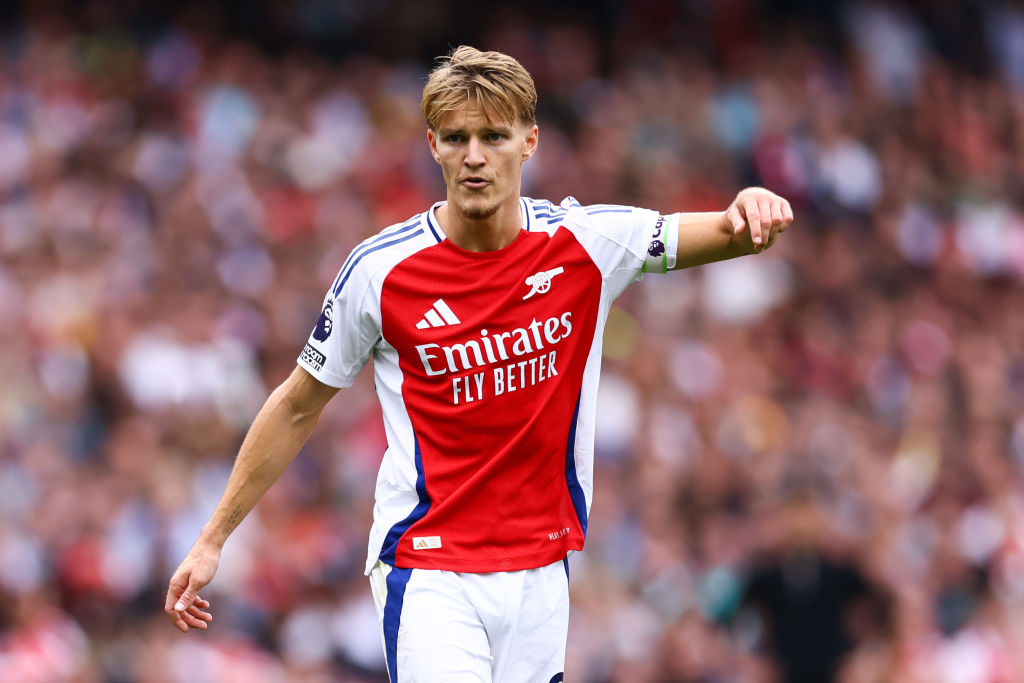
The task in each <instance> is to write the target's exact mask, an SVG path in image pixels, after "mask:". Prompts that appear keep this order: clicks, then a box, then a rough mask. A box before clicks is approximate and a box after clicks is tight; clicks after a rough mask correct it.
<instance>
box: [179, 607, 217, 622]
mask: <svg viewBox="0 0 1024 683" xmlns="http://www.w3.org/2000/svg"><path fill="white" fill-rule="evenodd" d="M185 613H186V614H189V615H191V616H193V617H195V618H196V619H202V620H203V621H213V615H212V614H210V613H209V612H204V611H203V610H201V609H199V608H198V607H196V606H195V605H192V606H191V607H189V608H188V610H187V611H186V612H185Z"/></svg>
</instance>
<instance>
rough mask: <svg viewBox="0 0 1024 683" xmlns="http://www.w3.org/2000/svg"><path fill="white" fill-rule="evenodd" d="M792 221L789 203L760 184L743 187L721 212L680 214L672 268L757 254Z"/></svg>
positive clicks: (791, 210) (772, 242) (770, 244)
mask: <svg viewBox="0 0 1024 683" xmlns="http://www.w3.org/2000/svg"><path fill="white" fill-rule="evenodd" d="M792 222H793V209H792V208H790V206H789V202H788V201H786V200H785V199H783V198H782V197H780V196H779V195H777V194H775V193H774V192H771V191H769V190H766V189H764V188H763V187H748V188H746V189H745V190H742V191H741V192H740V193H739V194H738V195H736V199H734V200H733V202H732V204H730V205H729V208H728V209H726V210H725V211H723V212H712V213H682V214H680V215H679V246H678V250H677V256H676V265H675V270H678V269H680V268H689V267H690V266H699V265H702V264H704V263H712V262H713V261H724V260H725V259H731V258H735V257H737V256H744V255H746V254H756V253H760V252H762V251H764V250H765V249H767V248H768V247H770V246H772V244H774V243H775V240H776V239H777V238H778V236H779V235H780V234H782V232H783V231H784V230H785V229H786V228H788V227H789V225H790V223H792Z"/></svg>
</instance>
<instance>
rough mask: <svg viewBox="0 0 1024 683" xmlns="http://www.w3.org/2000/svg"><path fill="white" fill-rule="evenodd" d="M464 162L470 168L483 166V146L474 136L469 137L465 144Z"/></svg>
mask: <svg viewBox="0 0 1024 683" xmlns="http://www.w3.org/2000/svg"><path fill="white" fill-rule="evenodd" d="M465 164H466V166H469V167H471V168H475V167H477V166H483V164H484V146H483V143H482V142H481V141H480V140H478V139H476V137H471V138H470V139H469V143H468V144H467V145H466V159H465Z"/></svg>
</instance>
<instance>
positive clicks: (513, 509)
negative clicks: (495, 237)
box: [298, 198, 678, 573]
mask: <svg viewBox="0 0 1024 683" xmlns="http://www.w3.org/2000/svg"><path fill="white" fill-rule="evenodd" d="M521 202H522V209H523V228H522V231H521V232H520V233H519V235H518V236H517V237H516V238H515V239H514V240H513V241H512V243H511V244H509V245H508V246H506V247H505V248H503V249H499V250H497V251H489V252H469V251H465V250H463V249H460V248H459V247H457V246H455V245H454V244H452V243H451V242H450V241H449V240H446V239H445V236H444V233H443V232H442V231H441V228H440V226H439V224H438V221H437V218H436V217H435V215H434V210H435V209H436V208H437V205H435V206H434V207H432V208H431V209H430V210H429V211H426V212H424V213H422V214H419V215H417V216H415V217H413V218H412V219H410V220H409V221H406V222H405V223H402V224H399V225H394V226H391V227H389V228H387V229H385V230H384V231H382V232H380V233H378V234H377V235H375V236H374V237H371V238H370V239H368V240H366V241H364V242H363V243H362V244H361V245H360V246H359V247H357V248H356V249H355V250H353V251H352V253H351V255H350V256H349V258H348V260H347V261H346V262H345V264H344V265H343V266H342V268H341V271H340V272H339V274H338V277H337V279H336V280H335V282H334V284H333V285H332V287H331V290H330V291H329V292H328V293H327V296H326V298H325V300H324V308H323V312H322V314H321V316H320V320H319V322H318V323H317V326H316V328H315V329H314V330H313V333H312V335H311V336H310V338H309V342H308V343H307V344H306V347H305V348H304V349H303V351H302V354H301V356H300V357H299V360H298V362H299V364H300V365H301V366H302V367H303V368H305V369H306V370H307V371H309V372H310V373H311V374H312V375H313V376H314V377H316V378H317V379H319V380H320V381H321V382H324V383H325V384H329V385H331V386H335V387H347V386H349V385H351V383H352V381H353V380H354V378H355V376H356V375H357V374H358V373H359V371H360V370H361V369H362V368H363V366H364V365H365V364H366V362H367V360H368V359H369V358H370V356H371V355H372V356H373V360H374V363H373V367H374V376H375V381H376V387H377V394H378V397H379V399H380V404H381V407H382V410H383V415H384V426H385V430H386V433H387V439H388V448H387V451H386V452H385V454H384V459H383V462H382V463H381V468H380V473H379V474H378V477H377V489H376V503H375V506H374V523H373V529H372V530H371V532H370V544H369V555H368V557H367V563H366V571H367V573H369V571H370V569H371V568H372V567H373V565H374V564H375V563H376V561H377V560H378V559H380V560H383V561H384V562H386V563H388V564H391V565H393V566H396V567H403V568H410V567H414V568H423V569H446V570H450V571H460V572H492V571H514V570H520V569H528V568H533V567H541V566H544V565H547V564H550V563H551V562H555V561H557V560H559V559H561V558H563V557H565V555H566V552H567V551H569V550H580V549H582V548H583V539H584V536H585V534H586V530H587V514H588V512H589V508H590V501H591V492H592V488H593V487H592V476H593V449H594V419H595V408H596V398H597V382H598V374H599V371H600V363H601V340H602V334H603V330H604V324H605V320H606V319H607V316H608V311H609V308H610V307H611V303H612V301H613V300H614V299H615V298H616V297H617V296H618V295H619V294H620V293H622V291H623V290H624V289H625V288H626V286H627V285H628V284H629V283H630V282H632V281H634V280H636V279H639V277H640V276H641V275H642V273H643V272H664V271H665V270H667V268H668V267H671V265H673V264H674V260H675V246H676V245H675V241H676V240H675V236H676V234H677V233H676V230H677V226H678V215H677V214H672V215H668V216H660V215H659V214H658V213H657V212H655V211H649V210H646V209H637V208H633V207H627V206H616V205H593V206H581V205H580V204H579V203H578V202H576V200H574V199H572V198H567V199H566V200H564V201H563V202H562V203H561V205H560V206H556V205H554V204H552V203H550V202H547V201H538V200H532V199H528V198H522V199H521Z"/></svg>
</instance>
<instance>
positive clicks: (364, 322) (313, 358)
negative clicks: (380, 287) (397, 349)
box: [298, 264, 380, 388]
mask: <svg viewBox="0 0 1024 683" xmlns="http://www.w3.org/2000/svg"><path fill="white" fill-rule="evenodd" d="M371 286H372V285H371V283H370V280H369V278H368V277H367V276H366V274H365V273H364V272H363V269H362V268H360V267H359V264H356V265H355V266H354V267H353V268H352V271H351V272H346V269H345V267H344V266H343V267H342V271H341V273H339V274H338V279H337V281H336V282H335V284H334V285H333V286H332V288H331V290H330V291H328V292H327V296H325V297H324V304H323V308H322V309H321V311H320V319H319V320H317V323H316V327H314V328H313V332H312V333H311V334H310V335H309V340H308V341H307V342H306V346H305V347H304V348H303V349H302V353H301V354H299V358H298V364H299V365H301V366H302V367H303V368H305V369H306V370H307V371H309V373H310V374H311V375H313V376H314V377H316V378H317V379H318V380H320V381H321V382H323V383H324V384H327V385H330V386H332V387H342V388H344V387H349V386H351V385H352V382H353V381H355V378H356V375H358V374H359V372H360V371H361V370H362V369H363V367H364V366H365V365H366V362H367V361H368V360H369V358H370V354H371V353H372V352H373V347H374V345H376V343H377V341H378V340H379V339H380V313H379V310H376V309H375V305H374V302H375V301H376V299H375V297H372V296H368V294H369V293H370V289H371Z"/></svg>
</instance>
